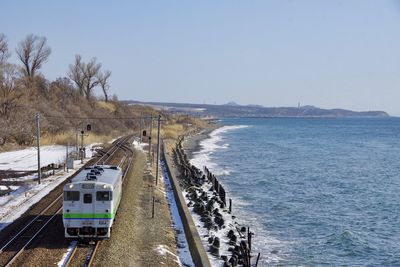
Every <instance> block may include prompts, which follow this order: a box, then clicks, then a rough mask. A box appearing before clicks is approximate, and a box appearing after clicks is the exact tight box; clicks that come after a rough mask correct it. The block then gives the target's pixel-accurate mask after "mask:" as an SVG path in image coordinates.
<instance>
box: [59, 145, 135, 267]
mask: <svg viewBox="0 0 400 267" xmlns="http://www.w3.org/2000/svg"><path fill="white" fill-rule="evenodd" d="M118 147H119V148H120V149H121V150H122V151H123V152H124V156H123V157H122V159H121V160H120V162H119V164H118V166H119V167H121V168H122V166H124V165H125V164H126V168H125V170H124V172H123V176H122V181H123V182H124V181H125V177H126V174H127V173H128V171H129V169H130V166H131V165H132V160H133V150H132V149H131V148H130V147H128V146H126V145H125V144H124V143H121V144H119V145H118ZM100 243H101V240H98V241H95V242H94V243H92V244H87V243H83V244H82V243H76V244H75V245H74V246H73V250H72V252H71V253H70V255H69V256H68V258H67V260H66V263H65V266H66V267H71V266H87V267H90V266H91V264H92V262H93V260H94V257H95V255H96V252H97V249H98V247H99V245H100Z"/></svg>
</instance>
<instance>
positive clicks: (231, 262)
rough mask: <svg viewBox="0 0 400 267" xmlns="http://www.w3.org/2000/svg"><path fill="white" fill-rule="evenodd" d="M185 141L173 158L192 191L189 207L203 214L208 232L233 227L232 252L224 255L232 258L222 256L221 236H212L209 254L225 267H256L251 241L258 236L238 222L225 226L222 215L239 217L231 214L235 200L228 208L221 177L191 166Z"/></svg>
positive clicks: (188, 190)
mask: <svg viewBox="0 0 400 267" xmlns="http://www.w3.org/2000/svg"><path fill="white" fill-rule="evenodd" d="M182 142H183V138H181V139H180V140H179V141H178V142H177V144H176V147H175V149H174V150H173V159H174V162H175V164H176V166H177V168H178V171H179V174H180V175H179V181H180V184H181V187H183V188H184V189H186V191H187V192H188V193H187V195H186V197H187V198H188V200H189V203H188V206H189V207H193V212H195V213H197V214H198V215H200V217H201V219H200V221H201V222H203V225H204V227H205V228H207V229H208V230H214V231H220V230H225V229H229V228H230V230H229V231H228V232H227V233H226V236H227V237H228V239H229V242H228V245H229V249H228V251H226V252H224V253H229V252H230V254H231V256H230V257H228V256H227V255H221V252H220V248H221V240H220V239H219V237H212V236H209V237H208V243H209V244H210V246H209V252H210V253H211V254H212V255H214V256H216V257H218V258H220V259H221V260H222V261H223V262H224V266H238V265H241V266H245V267H250V266H252V265H251V259H252V255H251V239H252V236H253V235H254V233H252V232H250V228H249V227H244V226H243V227H238V226H237V224H236V223H235V224H234V225H233V224H232V225H229V226H230V227H225V226H226V225H225V224H226V222H225V221H224V216H223V215H222V213H228V214H229V215H230V216H231V218H232V219H235V216H232V214H231V213H232V200H231V199H229V201H228V205H229V206H228V208H227V198H226V191H225V189H224V187H223V186H222V185H221V183H220V182H219V180H218V178H217V177H216V176H215V175H214V174H213V173H212V172H211V171H210V170H209V169H208V168H207V167H206V166H204V167H203V170H200V169H198V168H197V167H195V166H193V165H191V164H190V162H189V160H188V158H187V155H186V154H185V152H184V150H183V147H182ZM204 184H209V185H210V189H209V191H210V192H211V196H209V193H208V192H206V190H204V189H202V186H203V185H204ZM259 257H260V255H259V254H258V257H257V262H256V265H255V266H257V263H258V259H259Z"/></svg>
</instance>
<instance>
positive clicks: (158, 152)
mask: <svg viewBox="0 0 400 267" xmlns="http://www.w3.org/2000/svg"><path fill="white" fill-rule="evenodd" d="M160 126H161V115H158V132H157V165H156V186H157V185H158V164H159V161H160Z"/></svg>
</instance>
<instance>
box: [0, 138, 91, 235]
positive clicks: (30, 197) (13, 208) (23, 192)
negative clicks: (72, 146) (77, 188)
mask: <svg viewBox="0 0 400 267" xmlns="http://www.w3.org/2000/svg"><path fill="white" fill-rule="evenodd" d="M92 146H93V144H92V145H90V146H88V147H87V148H86V151H87V153H86V155H87V156H90V157H91V156H92V151H91V147H92ZM50 147H51V148H53V149H54V151H51V150H50ZM50 147H48V149H46V150H45V151H47V152H45V153H44V154H42V153H41V157H42V158H43V161H42V162H52V163H53V162H54V161H53V160H52V158H51V156H54V155H60V156H61V151H62V155H63V156H64V159H65V154H66V151H65V146H50ZM60 147H62V149H60ZM36 153H37V152H36V149H33V148H28V149H24V150H18V151H11V152H4V153H0V165H1V164H3V166H4V165H7V166H8V168H7V169H13V170H15V169H18V168H21V169H24V170H26V169H27V168H26V167H22V166H28V165H29V164H30V165H32V166H33V165H35V168H36V167H37V162H36V160H37V154H36ZM9 155H12V157H11V158H10V160H7V156H9ZM87 161H88V159H86V160H84V161H83V163H81V161H80V160H76V161H75V162H74V163H75V164H74V165H75V166H74V167H75V168H74V169H71V170H69V172H68V173H67V172H65V171H60V172H58V173H56V174H55V175H51V176H49V177H46V178H43V179H42V183H41V184H38V183H37V181H33V179H35V178H37V174H33V175H28V176H25V177H20V178H13V179H7V180H8V181H11V180H12V181H24V182H25V183H24V184H23V185H20V186H14V185H12V186H9V189H11V190H13V191H12V192H10V193H9V194H7V195H3V196H1V197H0V231H1V230H2V229H4V228H5V227H6V226H7V225H9V224H11V223H12V222H14V221H15V220H16V219H18V218H19V217H20V216H21V215H22V214H24V213H25V212H26V211H27V210H28V209H29V208H30V207H31V206H32V205H34V204H36V203H37V202H39V201H40V200H41V199H42V198H43V197H44V196H46V195H47V194H48V193H49V192H51V191H52V190H53V189H54V188H56V187H57V186H58V185H59V184H61V183H62V182H63V181H65V180H66V179H67V178H69V177H70V176H71V175H73V174H74V173H75V172H76V171H78V170H79V169H80V168H81V167H82V166H83V165H84V164H85V163H86V162H87ZM33 163H34V164H33ZM24 164H26V165H24ZM43 165H46V164H43ZM3 180H5V179H3ZM1 190H3V186H2V188H1Z"/></svg>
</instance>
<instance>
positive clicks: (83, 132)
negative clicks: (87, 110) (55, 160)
mask: <svg viewBox="0 0 400 267" xmlns="http://www.w3.org/2000/svg"><path fill="white" fill-rule="evenodd" d="M84 136H89V135H88V134H85V131H84V130H82V131H81V149H80V154H81V163H83V156H84V153H85V148H84V147H83V137H84Z"/></svg>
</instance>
